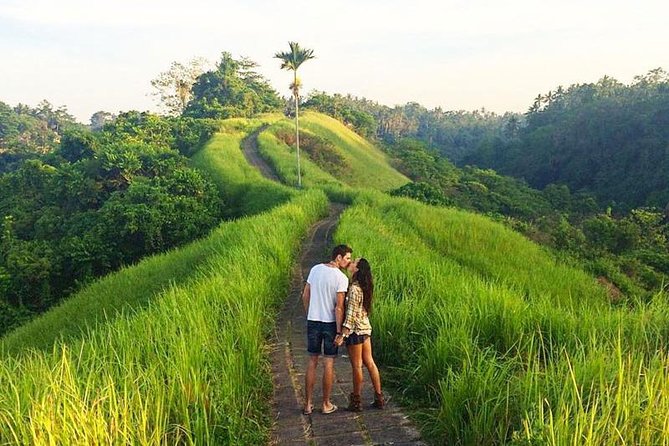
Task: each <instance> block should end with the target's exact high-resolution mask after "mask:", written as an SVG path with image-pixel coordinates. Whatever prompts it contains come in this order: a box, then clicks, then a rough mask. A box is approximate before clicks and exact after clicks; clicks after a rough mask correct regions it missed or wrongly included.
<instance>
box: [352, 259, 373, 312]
mask: <svg viewBox="0 0 669 446" xmlns="http://www.w3.org/2000/svg"><path fill="white" fill-rule="evenodd" d="M352 279H353V281H354V282H358V285H360V288H361V289H362V307H363V308H364V309H365V311H366V312H367V314H371V312H372V297H374V279H373V278H372V268H371V267H370V266H369V262H368V261H367V259H365V258H362V259H360V260H358V271H356V272H355V274H353V277H352Z"/></svg>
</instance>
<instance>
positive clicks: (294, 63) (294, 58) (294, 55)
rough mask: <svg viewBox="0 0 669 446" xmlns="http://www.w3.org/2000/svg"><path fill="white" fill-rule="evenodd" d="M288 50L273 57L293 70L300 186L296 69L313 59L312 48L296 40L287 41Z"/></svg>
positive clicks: (298, 85)
mask: <svg viewBox="0 0 669 446" xmlns="http://www.w3.org/2000/svg"><path fill="white" fill-rule="evenodd" d="M288 46H290V51H286V52H283V53H276V54H275V55H274V57H275V58H277V59H281V61H282V63H281V69H285V70H291V71H292V72H293V83H292V84H290V89H291V91H292V92H293V97H294V98H295V139H296V147H297V185H298V187H302V174H301V172H300V125H299V114H300V113H299V100H300V86H301V82H300V80H299V79H298V77H297V69H298V68H299V67H300V65H302V64H303V63H304V62H306V61H307V60H309V59H313V58H314V57H316V56H314V50H310V49H307V48H301V47H300V45H299V44H298V43H297V42H288Z"/></svg>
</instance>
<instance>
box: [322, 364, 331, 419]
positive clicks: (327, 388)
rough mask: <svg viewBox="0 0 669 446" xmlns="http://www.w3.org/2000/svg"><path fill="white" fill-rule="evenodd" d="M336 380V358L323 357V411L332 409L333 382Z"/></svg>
mask: <svg viewBox="0 0 669 446" xmlns="http://www.w3.org/2000/svg"><path fill="white" fill-rule="evenodd" d="M333 381H334V358H332V357H327V356H326V357H324V358H323V412H329V411H330V410H332V402H331V401H330V394H331V393H332V383H333Z"/></svg>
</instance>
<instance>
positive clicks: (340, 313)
mask: <svg viewBox="0 0 669 446" xmlns="http://www.w3.org/2000/svg"><path fill="white" fill-rule="evenodd" d="M345 297H346V293H337V306H336V307H335V319H336V320H337V333H341V325H342V323H344V298H345Z"/></svg>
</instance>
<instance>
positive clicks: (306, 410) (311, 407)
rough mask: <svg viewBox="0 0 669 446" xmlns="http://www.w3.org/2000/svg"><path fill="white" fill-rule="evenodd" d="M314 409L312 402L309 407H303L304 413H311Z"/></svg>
mask: <svg viewBox="0 0 669 446" xmlns="http://www.w3.org/2000/svg"><path fill="white" fill-rule="evenodd" d="M313 411H314V405H313V404H311V405H309V407H305V408H304V409H302V415H311V413H312V412H313Z"/></svg>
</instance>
